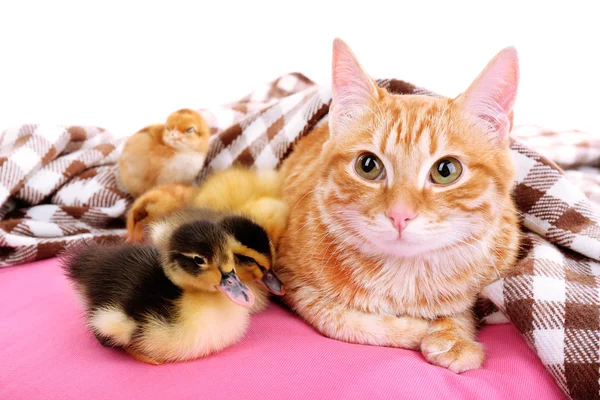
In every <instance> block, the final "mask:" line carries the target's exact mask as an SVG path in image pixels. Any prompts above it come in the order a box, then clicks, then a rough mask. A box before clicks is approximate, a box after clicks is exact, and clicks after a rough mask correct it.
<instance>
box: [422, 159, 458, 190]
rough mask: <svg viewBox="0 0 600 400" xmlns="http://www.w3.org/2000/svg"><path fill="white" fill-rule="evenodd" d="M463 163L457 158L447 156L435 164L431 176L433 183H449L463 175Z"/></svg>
mask: <svg viewBox="0 0 600 400" xmlns="http://www.w3.org/2000/svg"><path fill="white" fill-rule="evenodd" d="M462 169H463V168H462V164H461V163H460V161H458V160H457V159H456V158H453V157H445V158H442V159H440V160H438V161H436V162H435V164H433V167H431V171H430V173H429V176H430V178H431V181H432V182H433V183H436V184H438V185H448V184H450V183H453V182H455V181H456V180H457V179H458V178H460V176H461V175H462Z"/></svg>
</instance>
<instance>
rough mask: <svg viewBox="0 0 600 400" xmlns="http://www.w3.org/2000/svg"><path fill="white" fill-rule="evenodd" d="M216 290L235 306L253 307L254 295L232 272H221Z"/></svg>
mask: <svg viewBox="0 0 600 400" xmlns="http://www.w3.org/2000/svg"><path fill="white" fill-rule="evenodd" d="M217 289H218V290H220V291H221V292H223V294H224V295H225V296H227V297H228V298H229V299H230V300H231V301H233V302H234V303H235V304H238V305H240V306H242V307H247V308H250V307H252V306H253V305H254V293H252V291H251V290H250V289H249V288H248V286H246V285H244V284H243V283H242V281H240V280H239V278H238V276H237V275H236V273H235V272H234V271H233V270H232V271H230V272H221V283H219V285H218V286H217Z"/></svg>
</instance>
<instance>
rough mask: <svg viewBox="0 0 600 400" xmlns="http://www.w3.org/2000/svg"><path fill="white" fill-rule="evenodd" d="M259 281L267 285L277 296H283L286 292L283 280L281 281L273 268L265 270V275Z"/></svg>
mask: <svg viewBox="0 0 600 400" xmlns="http://www.w3.org/2000/svg"><path fill="white" fill-rule="evenodd" d="M258 282H259V283H260V284H261V285H263V286H264V287H266V288H267V290H268V291H269V292H271V293H273V294H275V295H277V296H283V295H284V294H285V289H284V288H283V282H281V281H280V280H279V278H278V277H277V275H275V273H274V272H273V271H271V270H269V271H267V272H265V273H264V275H263V277H262V278H261V279H260V280H259V281H258Z"/></svg>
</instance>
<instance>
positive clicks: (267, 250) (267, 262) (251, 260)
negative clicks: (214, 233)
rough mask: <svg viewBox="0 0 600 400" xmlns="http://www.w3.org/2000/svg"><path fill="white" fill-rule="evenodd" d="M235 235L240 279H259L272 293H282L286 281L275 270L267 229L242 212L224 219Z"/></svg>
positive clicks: (272, 247) (227, 227)
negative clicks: (280, 278)
mask: <svg viewBox="0 0 600 400" xmlns="http://www.w3.org/2000/svg"><path fill="white" fill-rule="evenodd" d="M221 224H222V225H223V226H224V227H225V229H226V230H227V231H228V232H229V233H230V234H231V235H232V236H233V238H234V240H232V241H231V248H232V250H233V253H234V255H235V263H236V266H237V271H238V274H239V276H240V279H241V280H243V281H246V282H248V281H251V280H256V281H257V282H259V283H260V284H262V285H263V286H265V287H266V288H267V289H268V290H269V291H270V292H271V293H273V294H276V295H283V294H284V293H285V290H284V288H283V283H282V282H281V281H280V280H279V278H277V276H276V275H275V273H274V272H273V270H272V267H273V264H274V262H275V249H274V246H273V243H272V242H271V240H270V238H269V235H268V234H267V232H266V231H265V230H264V229H263V228H262V227H261V226H260V225H258V224H257V223H255V222H254V221H252V220H251V219H249V218H246V217H243V216H241V215H230V216H227V217H225V218H223V220H222V221H221Z"/></svg>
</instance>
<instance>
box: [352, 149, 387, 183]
mask: <svg viewBox="0 0 600 400" xmlns="http://www.w3.org/2000/svg"><path fill="white" fill-rule="evenodd" d="M354 170H355V171H356V173H357V174H358V175H360V176H361V177H363V178H365V179H367V180H370V181H378V180H381V179H383V178H385V167H384V166H383V162H382V161H381V160H380V159H379V157H377V156H376V155H375V154H373V153H362V154H361V155H359V156H358V158H357V159H356V161H355V162H354Z"/></svg>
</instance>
